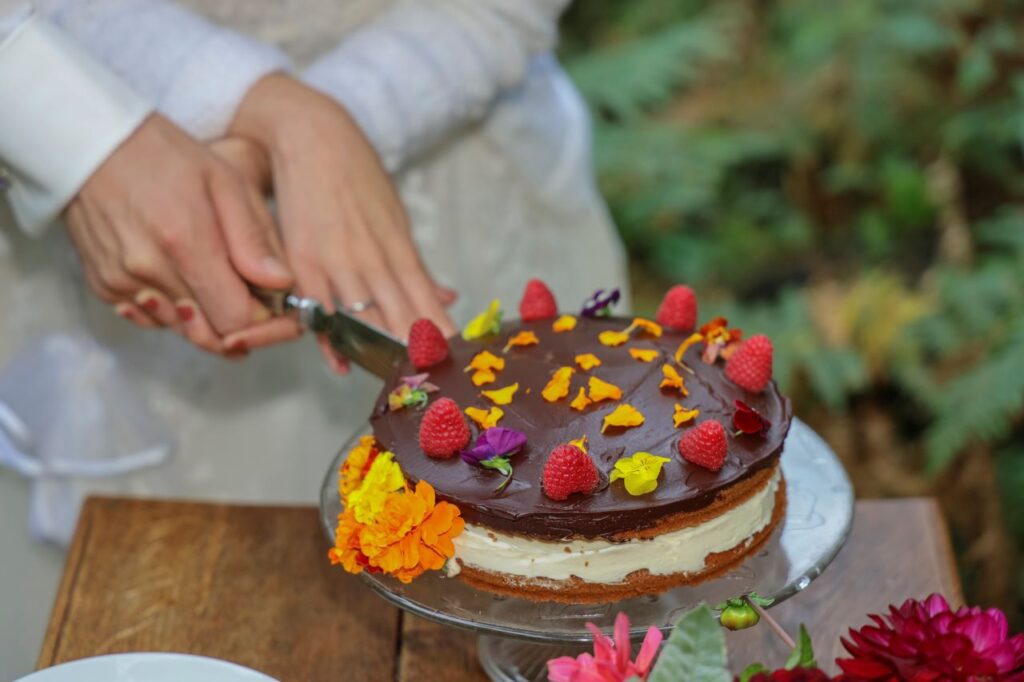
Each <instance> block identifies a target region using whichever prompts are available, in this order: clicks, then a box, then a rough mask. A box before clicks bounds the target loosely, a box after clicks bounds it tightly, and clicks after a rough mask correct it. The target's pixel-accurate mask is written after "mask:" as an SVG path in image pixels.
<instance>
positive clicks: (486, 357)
mask: <svg viewBox="0 0 1024 682" xmlns="http://www.w3.org/2000/svg"><path fill="white" fill-rule="evenodd" d="M471 369H475V370H476V371H478V372H483V371H487V370H495V371H498V372H500V371H501V370H503V369H505V358H499V357H498V356H497V355H495V354H494V353H492V352H490V351H486V350H484V351H480V352H479V353H477V354H476V355H474V356H473V359H472V360H470V361H469V365H468V366H467V367H466V369H465V370H463V371H465V372H468V371H470V370H471Z"/></svg>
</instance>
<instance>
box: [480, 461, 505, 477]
mask: <svg viewBox="0 0 1024 682" xmlns="http://www.w3.org/2000/svg"><path fill="white" fill-rule="evenodd" d="M480 466H482V467H484V468H485V469H494V470H495V471H499V472H501V473H503V474H505V475H506V476H511V475H512V464H511V463H509V461H508V457H491V458H490V459H485V460H483V461H481V462H480Z"/></svg>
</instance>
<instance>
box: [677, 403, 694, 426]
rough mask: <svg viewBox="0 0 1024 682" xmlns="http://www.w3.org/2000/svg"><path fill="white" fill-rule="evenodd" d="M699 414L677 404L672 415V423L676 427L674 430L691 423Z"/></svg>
mask: <svg viewBox="0 0 1024 682" xmlns="http://www.w3.org/2000/svg"><path fill="white" fill-rule="evenodd" d="M699 414H700V410H697V409H694V410H690V409H687V408H685V407H683V406H682V405H678V404H677V405H676V406H675V413H674V414H673V415H672V423H673V424H674V425H675V426H676V428H679V427H680V426H682V425H683V424H685V423H687V422H691V421H693V420H694V419H696V418H697V415H699Z"/></svg>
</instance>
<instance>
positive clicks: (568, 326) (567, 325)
mask: <svg viewBox="0 0 1024 682" xmlns="http://www.w3.org/2000/svg"><path fill="white" fill-rule="evenodd" d="M575 328H576V318H575V317H573V316H572V315H562V316H561V317H560V318H558V319H557V320H555V321H554V322H552V323H551V329H553V330H554V331H556V332H571V331H572V330H573V329H575Z"/></svg>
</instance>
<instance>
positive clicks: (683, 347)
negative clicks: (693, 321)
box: [675, 332, 704, 364]
mask: <svg viewBox="0 0 1024 682" xmlns="http://www.w3.org/2000/svg"><path fill="white" fill-rule="evenodd" d="M703 340H704V335H703V334H701V333H700V332H694V333H692V334H690V335H689V336H687V337H686V339H684V340H683V342H682V343H681V344H679V348H676V356H675V357H676V362H678V363H680V364H682V362H683V354H684V353H686V351H687V350H688V349H689V348H690V346H692V345H693V344H695V343H700V342H701V341H703Z"/></svg>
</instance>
